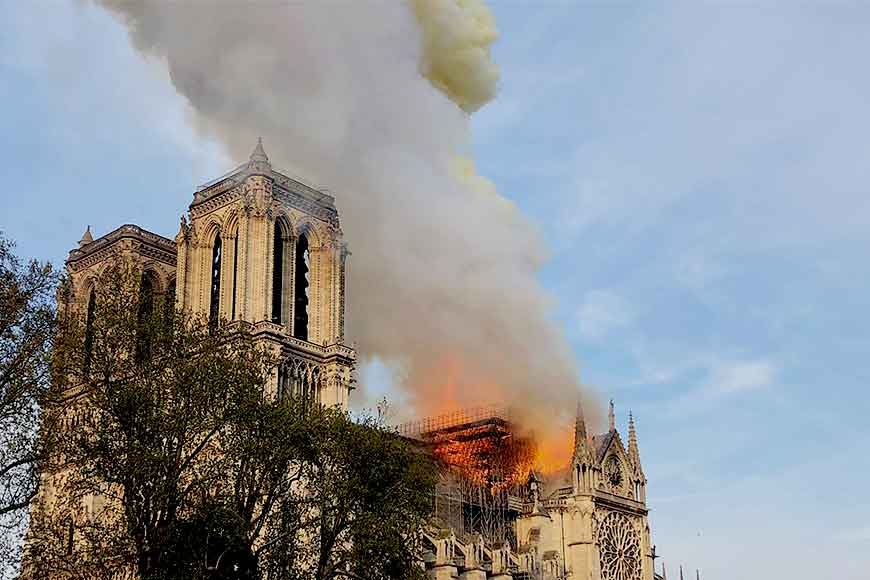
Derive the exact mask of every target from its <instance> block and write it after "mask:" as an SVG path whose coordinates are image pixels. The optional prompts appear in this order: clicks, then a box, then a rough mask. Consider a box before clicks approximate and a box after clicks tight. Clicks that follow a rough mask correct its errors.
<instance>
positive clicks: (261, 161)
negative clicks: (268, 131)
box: [248, 137, 272, 173]
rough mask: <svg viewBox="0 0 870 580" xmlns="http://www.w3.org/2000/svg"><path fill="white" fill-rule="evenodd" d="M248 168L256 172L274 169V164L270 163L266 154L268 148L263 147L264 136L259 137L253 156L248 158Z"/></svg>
mask: <svg viewBox="0 0 870 580" xmlns="http://www.w3.org/2000/svg"><path fill="white" fill-rule="evenodd" d="M248 169H249V170H250V171H254V172H262V173H267V172H269V171H271V170H272V164H271V163H269V156H268V155H266V150H265V149H263V138H262V137H260V138H258V139H257V146H256V147H254V151H253V152H252V153H251V158H250V159H248Z"/></svg>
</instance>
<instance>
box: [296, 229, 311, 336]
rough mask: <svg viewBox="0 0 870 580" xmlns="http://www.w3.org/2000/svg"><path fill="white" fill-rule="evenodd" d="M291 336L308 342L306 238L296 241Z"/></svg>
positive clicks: (303, 236)
mask: <svg viewBox="0 0 870 580" xmlns="http://www.w3.org/2000/svg"><path fill="white" fill-rule="evenodd" d="M293 295H294V308H293V336H295V337H296V338H300V339H302V340H308V238H307V237H306V236H305V234H302V235H301V236H299V239H298V240H296V284H295V288H294V289H293Z"/></svg>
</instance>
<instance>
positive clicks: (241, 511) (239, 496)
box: [30, 267, 434, 580]
mask: <svg viewBox="0 0 870 580" xmlns="http://www.w3.org/2000/svg"><path fill="white" fill-rule="evenodd" d="M142 279H143V278H142V275H141V273H140V272H138V271H137V270H135V269H132V268H123V267H112V268H108V269H107V270H106V271H105V272H104V273H103V274H102V275H101V276H100V278H99V279H98V280H97V282H96V284H95V286H94V289H95V290H94V299H93V300H89V301H88V302H87V303H86V304H78V305H75V304H72V303H70V305H69V307H65V308H63V309H62V316H61V321H60V325H59V332H58V335H57V340H56V343H57V345H56V348H55V351H54V356H53V367H52V370H53V387H52V391H51V395H52V396H51V397H49V398H48V399H47V401H48V402H47V405H48V407H47V409H49V412H48V413H47V418H50V419H48V420H51V421H54V422H55V424H57V425H60V426H62V428H61V429H56V430H54V431H55V432H56V433H58V434H60V437H58V440H57V441H56V443H55V445H54V446H53V447H54V448H55V449H56V450H57V452H56V453H55V454H54V455H53V462H52V464H51V466H50V467H51V473H52V478H51V481H52V485H51V486H50V488H51V489H50V490H47V491H46V494H44V495H46V496H48V495H51V497H50V498H47V499H46V501H44V502H42V503H41V509H40V510H39V511H38V513H39V517H38V518H36V520H37V521H36V522H35V525H34V526H33V527H32V530H31V535H30V537H31V542H30V554H31V555H32V557H31V560H32V562H33V569H34V570H35V571H37V572H38V573H39V574H41V575H43V576H50V575H51V574H52V573H53V572H62V573H63V575H64V577H65V578H67V577H68V578H78V579H82V580H85V579H88V580H90V579H95V580H96V579H99V580H102V579H106V578H111V577H113V575H115V574H117V573H118V571H119V570H123V571H131V572H133V573H134V574H135V575H136V577H137V578H141V579H142V580H181V579H184V580H199V579H202V580H206V579H209V580H218V579H222V580H223V579H225V580H243V579H253V578H259V579H263V580H271V579H276V580H277V579H281V580H285V579H286V580H293V579H298V580H333V579H339V578H351V579H352V578H366V579H374V580H380V579H383V580H387V579H390V580H406V579H412V578H416V577H417V576H418V575H419V572H420V568H419V565H418V560H417V558H418V555H419V551H418V548H419V543H420V539H421V532H422V529H423V527H424V525H425V523H426V518H427V517H428V514H429V509H430V507H431V493H432V488H433V485H434V480H433V477H432V473H433V469H432V466H431V465H430V464H429V462H428V460H427V459H426V458H425V457H424V456H423V455H421V454H420V453H417V452H416V451H415V450H414V449H413V448H411V447H410V446H409V445H408V444H407V442H405V441H404V440H402V439H401V438H399V437H398V436H397V435H396V434H394V433H392V432H390V431H389V430H387V429H386V428H384V426H383V425H382V424H381V423H380V422H378V421H376V420H373V419H367V420H362V421H353V420H351V418H350V417H349V416H348V414H347V413H345V412H344V411H342V410H340V409H336V408H324V407H321V406H320V405H317V404H315V403H314V402H313V401H311V400H303V399H299V398H292V397H291V398H286V399H278V398H276V397H274V396H271V395H269V388H268V387H269V385H270V380H271V376H272V372H273V370H274V362H275V361H274V358H273V357H272V356H271V355H270V354H269V352H270V351H269V350H268V348H266V344H267V343H264V342H259V341H258V340H257V339H256V338H255V337H254V336H253V335H252V333H251V332H250V331H249V328H248V327H246V326H245V325H244V324H241V323H234V324H227V323H226V322H225V321H224V322H221V323H218V324H209V321H208V320H206V319H204V318H199V317H195V316H191V315H189V314H187V313H185V312H183V311H174V310H173V309H172V308H166V305H165V304H163V303H161V302H162V301H163V300H166V298H165V297H161V296H158V295H152V294H151V293H149V292H146V291H143V285H142V283H141V280H142ZM144 288H145V289H146V290H147V288H148V286H147V285H146V286H145V287H144ZM49 491H50V494H49ZM49 499H50V500H51V501H48V500H49Z"/></svg>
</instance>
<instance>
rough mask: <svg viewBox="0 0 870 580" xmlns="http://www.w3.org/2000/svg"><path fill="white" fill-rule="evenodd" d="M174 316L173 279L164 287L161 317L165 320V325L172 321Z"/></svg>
mask: <svg viewBox="0 0 870 580" xmlns="http://www.w3.org/2000/svg"><path fill="white" fill-rule="evenodd" d="M174 314H175V279H173V280H172V281H171V282H170V283H169V286H167V287H166V296H165V297H164V301H163V316H164V318H165V319H166V321H167V323H169V322H171V321H172V317H173V315H174Z"/></svg>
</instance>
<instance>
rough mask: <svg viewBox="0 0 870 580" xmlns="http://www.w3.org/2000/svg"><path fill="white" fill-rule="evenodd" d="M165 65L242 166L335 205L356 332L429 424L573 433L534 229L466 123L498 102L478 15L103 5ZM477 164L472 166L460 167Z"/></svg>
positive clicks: (128, 1)
mask: <svg viewBox="0 0 870 580" xmlns="http://www.w3.org/2000/svg"><path fill="white" fill-rule="evenodd" d="M97 2H98V3H99V4H101V5H103V6H104V7H106V8H108V9H109V10H111V11H112V12H113V13H114V14H116V15H117V16H118V17H119V18H120V19H121V20H122V21H123V22H124V24H125V25H126V26H127V28H128V30H129V34H130V38H131V40H132V43H133V44H134V45H135V46H136V48H137V49H138V50H140V51H141V52H143V53H145V54H147V55H149V56H151V57H156V58H158V59H161V60H162V61H163V62H165V65H166V67H167V68H168V71H169V74H170V77H171V79H172V82H173V84H174V85H175V88H176V89H177V91H178V92H179V93H180V94H181V95H183V96H184V97H185V98H186V99H187V100H188V101H189V103H190V106H191V109H192V122H193V124H194V125H195V127H196V128H197V129H198V130H200V131H202V132H203V134H205V135H208V136H211V137H216V138H218V139H219V140H220V141H221V142H223V143H224V144H225V146H226V148H227V150H228V152H229V154H231V155H232V157H233V158H234V159H235V160H237V161H242V160H244V159H247V156H248V155H249V154H250V151H251V148H252V146H253V144H254V143H255V142H256V139H257V137H258V136H260V135H262V137H263V141H264V143H265V146H266V149H267V151H268V153H269V156H270V158H271V160H272V162H273V164H274V165H275V166H276V167H277V168H279V169H281V168H284V169H287V170H289V171H290V172H291V173H293V174H298V175H303V176H306V178H308V179H309V180H313V181H314V183H315V184H316V185H319V186H323V187H326V188H328V189H329V190H330V191H331V192H332V193H333V194H334V195H335V196H336V199H337V204H338V207H339V211H340V213H341V218H342V226H343V229H344V231H345V237H346V239H347V241H348V242H349V244H350V249H351V251H352V253H353V254H352V256H351V258H350V259H349V284H348V301H349V302H348V331H349V333H350V335H351V338H352V339H353V340H355V341H356V342H357V345H358V347H359V349H360V351H361V353H362V355H363V356H365V357H373V356H376V357H378V358H379V359H381V360H383V361H387V362H389V363H390V364H392V365H393V366H394V368H398V369H400V373H399V374H400V376H401V381H402V388H404V389H405V390H406V393H407V395H408V398H409V400H410V401H411V402H412V404H413V406H414V412H415V413H416V414H417V415H418V416H422V415H426V414H429V413H436V412H441V411H445V410H450V408H452V407H453V408H455V407H460V406H467V405H473V404H478V403H491V402H492V403H504V404H509V405H515V406H517V407H518V408H522V409H526V410H527V412H528V413H530V414H531V415H532V416H530V418H529V423H533V422H538V419H541V418H543V417H546V420H545V421H540V423H539V424H546V425H552V424H553V422H554V421H553V419H554V418H556V417H562V418H566V417H568V416H570V415H573V409H574V404H575V402H576V398H577V396H578V392H579V384H578V378H577V373H576V369H575V365H574V362H573V357H572V355H571V352H570V350H569V348H568V346H567V343H566V341H565V340H564V338H563V337H562V336H561V334H560V331H559V330H558V328H557V327H556V326H554V324H553V323H552V322H551V321H550V320H549V319H548V315H549V308H550V304H549V299H548V297H547V296H546V294H545V292H544V291H543V290H542V288H541V287H540V285H539V283H538V282H537V280H536V271H537V269H538V268H539V266H540V264H541V262H542V259H543V258H544V257H545V254H546V252H545V249H544V247H543V246H542V243H541V241H540V240H539V239H538V236H537V234H536V232H535V230H534V228H533V227H532V226H531V225H530V224H529V222H528V221H526V220H525V219H524V218H523V216H522V215H520V213H519V212H518V211H517V210H516V209H515V208H514V206H513V205H512V204H511V203H510V202H509V201H507V200H506V199H505V198H504V197H502V196H501V195H499V194H498V192H497V191H496V189H495V187H494V185H493V184H492V183H491V182H490V181H488V180H487V179H485V178H483V177H481V176H479V175H477V173H476V172H475V170H474V164H473V162H472V161H471V159H470V158H469V157H468V156H467V152H468V151H469V148H470V147H469V143H468V136H469V118H468V114H469V113H470V112H472V111H475V110H477V109H478V108H480V107H481V106H483V105H484V104H485V103H486V102H487V101H488V100H490V99H491V98H492V97H493V96H494V95H495V92H496V86H497V81H498V69H497V67H496V66H495V65H494V64H493V62H492V60H491V58H490V51H489V49H490V45H491V44H492V42H493V41H494V40H495V39H496V36H497V33H496V29H495V24H494V20H493V17H492V15H491V13H490V12H489V10H488V9H487V7H486V6H485V5H484V4H483V2H482V0H411V1H410V2H407V3H405V2H397V1H395V0H368V1H353V2H346V1H342V2H338V1H335V2H333V1H330V0H318V1H312V2H280V3H279V2H274V3H271V2H255V3H251V2H229V1H220V2H217V1H215V2H206V1H194V0H191V1H188V2H184V1H175V2H152V1H147V0H97ZM463 155H464V156H463Z"/></svg>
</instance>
